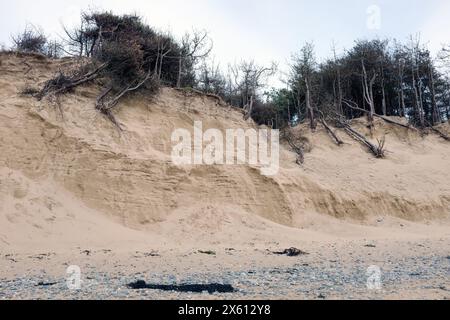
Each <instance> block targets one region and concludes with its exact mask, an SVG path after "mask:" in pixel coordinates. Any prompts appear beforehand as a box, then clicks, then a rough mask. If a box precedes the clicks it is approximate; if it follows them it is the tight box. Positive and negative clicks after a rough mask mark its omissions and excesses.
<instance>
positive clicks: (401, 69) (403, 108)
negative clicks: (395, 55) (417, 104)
mask: <svg viewBox="0 0 450 320" xmlns="http://www.w3.org/2000/svg"><path fill="white" fill-rule="evenodd" d="M398 70H399V71H398V72H399V74H398V78H399V79H398V80H399V83H398V85H399V86H398V87H399V90H400V97H399V104H400V112H401V115H402V116H403V117H406V106H405V91H404V89H403V75H404V66H403V65H402V63H401V62H400V63H399V66H398Z"/></svg>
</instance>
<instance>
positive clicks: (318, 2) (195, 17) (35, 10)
mask: <svg viewBox="0 0 450 320" xmlns="http://www.w3.org/2000/svg"><path fill="white" fill-rule="evenodd" d="M373 5H376V6H378V7H379V8H380V10H381V11H380V13H381V15H380V17H381V20H380V22H381V24H380V28H379V29H375V30H373V29H369V28H368V26H367V21H368V18H369V15H368V13H367V9H368V8H369V7H370V6H373ZM89 8H92V9H108V10H112V11H114V12H115V13H132V12H137V13H139V14H140V15H141V16H143V17H144V18H145V20H146V22H148V23H149V24H150V25H152V26H154V27H156V28H158V29H162V30H170V31H172V32H173V34H174V35H175V36H178V37H180V36H181V35H182V34H183V33H184V32H185V31H189V30H191V29H192V28H194V27H195V28H197V29H206V30H208V31H209V32H210V36H211V38H213V40H214V56H215V57H216V59H215V60H216V61H218V62H220V63H221V65H222V66H226V65H227V64H228V63H230V62H231V63H232V62H234V61H239V60H241V59H255V60H256V61H257V62H259V63H261V64H263V63H269V62H270V61H276V62H278V63H279V64H280V66H281V67H282V68H283V65H286V63H287V61H288V60H289V58H290V56H291V54H292V53H294V52H295V51H297V50H298V49H299V48H300V47H301V45H302V44H303V43H304V42H305V41H314V43H315V45H316V49H317V55H318V57H319V58H323V57H327V56H329V55H330V47H331V43H332V41H335V42H336V43H337V47H338V50H339V51H342V50H343V49H344V48H350V47H351V46H352V43H353V41H354V40H356V39H363V38H375V37H389V38H397V39H399V40H406V39H407V38H408V36H409V35H410V34H415V33H419V32H420V33H421V35H422V39H423V40H424V41H426V42H429V46H430V48H431V50H432V52H434V53H436V52H437V51H438V50H439V49H440V48H441V46H442V44H444V43H450V1H448V0H428V1H423V0H395V1H391V0H338V1H336V0H128V1H125V0H79V1H76V0H64V1H61V0H41V1H27V0H16V1H13V0H0V44H1V43H3V44H7V45H9V44H10V35H11V34H12V33H17V32H18V31H20V30H21V29H23V28H24V26H25V25H26V24H27V23H32V24H34V25H37V26H41V27H42V28H43V29H44V30H45V31H46V33H48V34H50V35H56V34H61V23H64V24H66V25H69V26H70V25H73V24H75V23H77V22H78V21H79V15H80V12H81V10H84V9H89Z"/></svg>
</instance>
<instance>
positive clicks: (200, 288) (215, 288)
mask: <svg viewBox="0 0 450 320" xmlns="http://www.w3.org/2000/svg"><path fill="white" fill-rule="evenodd" d="M128 288H130V289H133V290H143V289H150V290H162V291H175V292H192V293H202V292H205V291H207V292H208V293H209V294H213V293H215V292H218V293H230V292H234V288H233V287H232V286H231V285H229V284H217V283H211V284H182V285H159V284H147V283H146V282H145V281H143V280H139V281H136V282H133V283H130V284H128Z"/></svg>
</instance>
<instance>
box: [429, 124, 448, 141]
mask: <svg viewBox="0 0 450 320" xmlns="http://www.w3.org/2000/svg"><path fill="white" fill-rule="evenodd" d="M430 129H431V131H433V132H434V133H436V134H438V135H439V136H440V137H441V138H442V139H444V140H445V141H450V137H449V136H448V135H446V134H445V133H443V132H442V131H441V130H439V129H437V128H435V127H432V126H430Z"/></svg>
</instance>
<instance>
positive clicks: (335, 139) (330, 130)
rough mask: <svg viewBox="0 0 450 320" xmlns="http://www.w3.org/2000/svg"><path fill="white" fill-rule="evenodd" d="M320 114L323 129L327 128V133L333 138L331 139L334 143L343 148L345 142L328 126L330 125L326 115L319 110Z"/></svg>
mask: <svg viewBox="0 0 450 320" xmlns="http://www.w3.org/2000/svg"><path fill="white" fill-rule="evenodd" d="M317 111H318V113H319V115H320V116H319V122H320V123H321V124H322V125H323V127H324V128H325V130H326V131H327V133H328V134H329V135H330V136H331V138H332V139H333V141H334V142H335V143H336V144H337V145H338V146H342V145H343V144H344V141H342V140H341V139H340V138H339V137H338V136H337V134H336V133H335V132H334V131H333V130H332V129H331V127H330V126H329V125H328V123H327V122H326V120H325V117H324V114H323V112H322V111H320V110H317Z"/></svg>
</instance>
